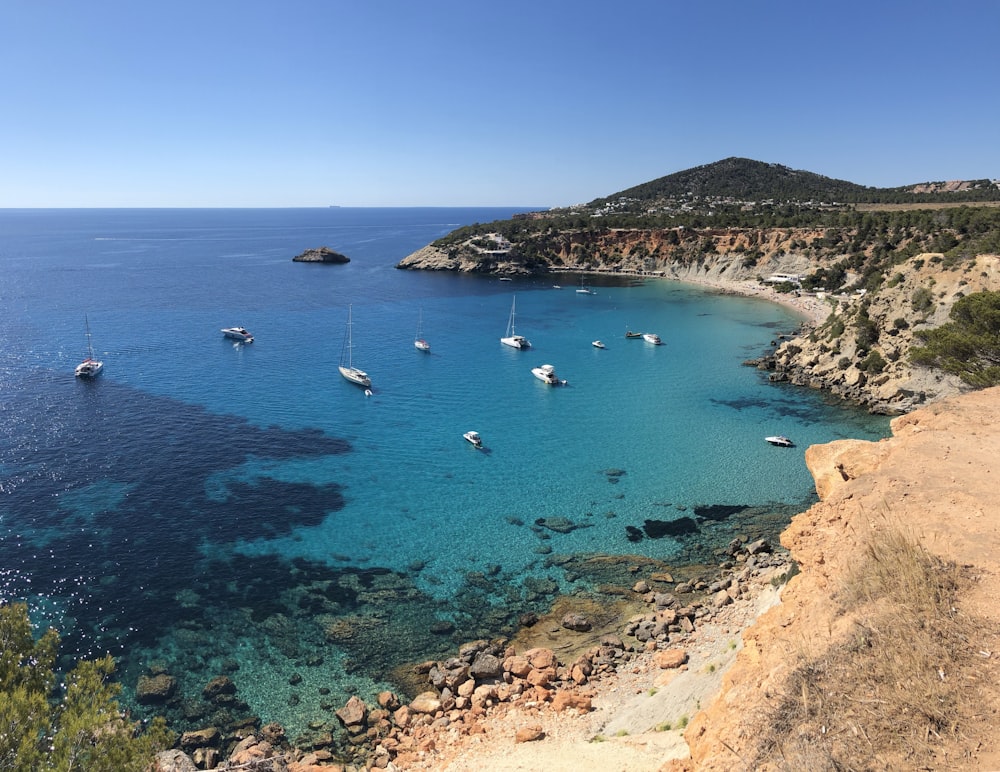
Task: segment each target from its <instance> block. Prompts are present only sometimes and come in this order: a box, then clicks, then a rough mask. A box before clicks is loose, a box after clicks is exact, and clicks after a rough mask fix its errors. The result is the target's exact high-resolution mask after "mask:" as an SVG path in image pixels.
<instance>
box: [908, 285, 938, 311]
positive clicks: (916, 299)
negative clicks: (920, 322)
mask: <svg viewBox="0 0 1000 772" xmlns="http://www.w3.org/2000/svg"><path fill="white" fill-rule="evenodd" d="M910 305H911V306H912V307H913V310H914V311H916V312H918V313H924V312H926V311H930V310H931V308H933V307H934V294H933V293H932V292H931V291H930V289H929V288H927V287H918V288H917V289H915V290H913V295H912V296H911V297H910Z"/></svg>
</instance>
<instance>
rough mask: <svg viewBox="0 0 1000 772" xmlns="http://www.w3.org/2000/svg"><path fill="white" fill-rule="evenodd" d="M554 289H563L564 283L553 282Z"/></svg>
mask: <svg viewBox="0 0 1000 772" xmlns="http://www.w3.org/2000/svg"><path fill="white" fill-rule="evenodd" d="M552 289H562V285H561V284H553V285H552Z"/></svg>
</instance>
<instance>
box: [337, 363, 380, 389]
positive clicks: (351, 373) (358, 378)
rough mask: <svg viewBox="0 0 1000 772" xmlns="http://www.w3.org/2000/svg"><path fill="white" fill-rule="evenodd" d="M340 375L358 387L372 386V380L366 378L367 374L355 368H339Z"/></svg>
mask: <svg viewBox="0 0 1000 772" xmlns="http://www.w3.org/2000/svg"><path fill="white" fill-rule="evenodd" d="M338 369H339V370H340V374H341V375H342V376H344V378H346V379H347V380H349V381H350V382H351V383H356V384H357V385H358V386H364V387H366V388H367V387H368V386H371V385H372V379H371V378H369V377H368V373H366V372H365V371H364V370H359V369H358V368H356V367H343V366H341V367H339V368H338Z"/></svg>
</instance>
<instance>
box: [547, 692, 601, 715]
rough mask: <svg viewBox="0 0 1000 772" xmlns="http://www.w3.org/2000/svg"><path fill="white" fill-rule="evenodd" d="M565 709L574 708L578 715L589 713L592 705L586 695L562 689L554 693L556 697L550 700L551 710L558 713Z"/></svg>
mask: <svg viewBox="0 0 1000 772" xmlns="http://www.w3.org/2000/svg"><path fill="white" fill-rule="evenodd" d="M567 708H574V709H576V710H578V711H579V712H580V713H589V712H590V711H591V710H593V704H592V702H591V699H590V697H589V696H588V695H586V694H580V693H579V692H571V691H569V690H568V689H563V690H561V691H558V692H556V696H555V697H553V698H552V710H554V711H556V712H557V713H558V712H559V711H563V710H566V709H567Z"/></svg>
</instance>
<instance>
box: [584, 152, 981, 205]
mask: <svg viewBox="0 0 1000 772" xmlns="http://www.w3.org/2000/svg"><path fill="white" fill-rule="evenodd" d="M997 200H1000V186H998V185H997V184H996V183H994V182H992V181H990V180H987V179H983V180H973V181H969V182H966V183H964V184H963V185H961V186H960V187H959V189H955V190H949V189H946V188H945V186H944V184H943V183H914V184H911V185H904V186H900V187H895V188H874V187H865V186H863V185H858V184H856V183H853V182H848V181H846V180H837V179H833V178H831V177H824V176H823V175H821V174H815V173H814V172H808V171H803V170H800V169H791V168H789V167H787V166H782V165H781V164H772V163H764V162H763V161H754V160H751V159H749V158H726V159H723V160H722V161H716V162H715V163H711V164H705V165H704V166H696V167H694V168H693V169H686V170H684V171H680V172H676V173H674V174H668V175H667V176H665V177H659V178H657V179H655V180H651V181H650V182H644V183H642V184H640V185H635V186H634V187H631V188H627V189H626V190H622V191H619V192H618V193H613V194H611V195H610V196H605V197H603V198H598V199H595V200H594V201H591V202H590V203H589V204H587V206H586V209H589V210H595V211H601V210H605V211H608V210H611V211H616V212H626V211H633V212H635V211H639V210H641V209H645V210H648V209H649V208H650V207H656V208H664V207H666V208H681V207H683V208H687V209H692V208H693V209H703V208H705V207H706V206H712V205H719V204H723V205H724V204H739V203H758V204H759V203H772V204H776V205H781V204H789V203H791V204H797V205H811V206H821V207H829V206H837V205H847V204H861V203H866V204H873V203H941V202H956V203H960V202H974V201H997Z"/></svg>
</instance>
